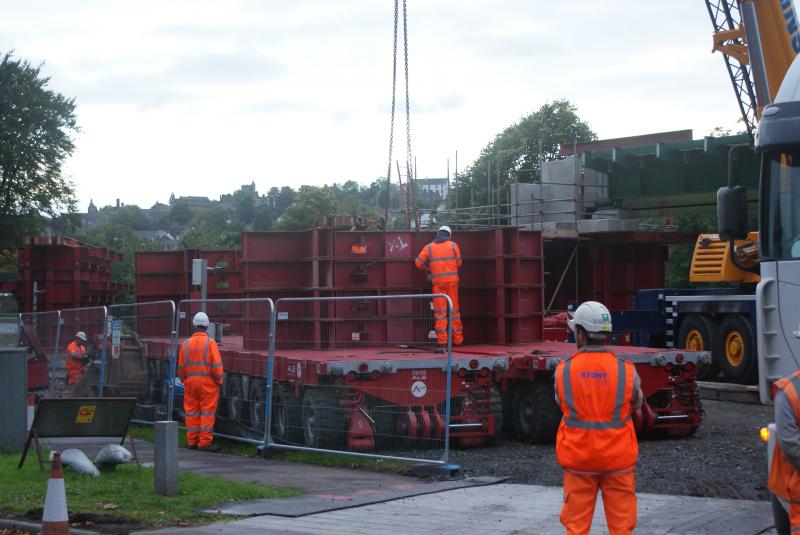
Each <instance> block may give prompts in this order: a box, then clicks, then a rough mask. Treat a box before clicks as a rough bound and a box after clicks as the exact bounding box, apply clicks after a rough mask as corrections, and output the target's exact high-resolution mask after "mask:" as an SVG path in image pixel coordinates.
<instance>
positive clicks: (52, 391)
mask: <svg viewBox="0 0 800 535" xmlns="http://www.w3.org/2000/svg"><path fill="white" fill-rule="evenodd" d="M61 322H62V320H61V311H60V310H58V311H56V341H55V344H53V356H52V358H51V359H50V394H51V395H54V394H55V392H56V391H55V386H56V382H55V378H56V371H57V369H56V364H57V363H58V351H59V344H60V343H61V342H60V339H61Z"/></svg>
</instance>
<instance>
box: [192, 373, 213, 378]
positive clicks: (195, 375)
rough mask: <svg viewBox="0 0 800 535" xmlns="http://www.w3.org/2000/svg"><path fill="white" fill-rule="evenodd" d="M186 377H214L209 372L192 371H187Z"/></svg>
mask: <svg viewBox="0 0 800 535" xmlns="http://www.w3.org/2000/svg"><path fill="white" fill-rule="evenodd" d="M186 377H187V378H188V377H213V376H212V375H211V373H209V372H191V373H187V374H186Z"/></svg>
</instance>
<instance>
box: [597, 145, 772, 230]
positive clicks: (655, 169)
mask: <svg viewBox="0 0 800 535" xmlns="http://www.w3.org/2000/svg"><path fill="white" fill-rule="evenodd" d="M741 143H749V138H748V136H747V135H746V134H741V135H735V136H724V137H707V138H705V139H699V140H693V141H685V142H676V143H658V144H651V145H642V146H638V147H630V148H624V149H612V150H603V151H596V152H585V153H583V154H582V157H583V165H584V166H585V167H588V168H590V169H594V170H596V171H599V172H601V173H606V174H608V184H609V197H610V203H612V204H614V205H615V206H618V207H620V208H625V209H628V210H635V211H637V212H638V213H639V215H641V216H644V215H648V214H653V215H655V214H659V215H661V214H663V213H665V212H664V211H665V210H666V211H667V212H666V213H670V214H673V213H676V212H683V211H698V210H703V209H708V207H710V206H713V205H715V204H716V193H717V189H719V188H720V187H722V186H724V185H726V184H727V183H728V151H729V149H730V147H731V146H732V145H737V144H741ZM758 173H759V161H758V158H757V156H756V154H755V153H753V151H751V150H747V149H743V150H739V151H737V153H736V164H735V165H734V182H735V184H738V185H742V186H745V187H746V188H747V189H748V196H749V197H750V198H751V200H755V199H756V198H757V191H756V190H757V188H758Z"/></svg>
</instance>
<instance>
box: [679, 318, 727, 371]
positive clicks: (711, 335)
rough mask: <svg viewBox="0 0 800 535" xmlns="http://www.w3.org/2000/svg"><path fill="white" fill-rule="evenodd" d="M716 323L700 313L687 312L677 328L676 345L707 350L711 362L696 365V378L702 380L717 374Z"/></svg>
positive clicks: (718, 359)
mask: <svg viewBox="0 0 800 535" xmlns="http://www.w3.org/2000/svg"><path fill="white" fill-rule="evenodd" d="M717 330H718V329H717V323H716V322H715V321H714V320H712V319H711V318H709V317H708V316H704V315H702V314H689V315H688V316H686V317H685V318H684V319H683V321H681V328H680V329H679V330H678V340H677V341H678V347H680V348H681V349H688V350H690V351H708V352H709V353H711V362H710V363H708V364H698V365H697V378H698V379H700V380H703V381H707V380H710V379H714V378H715V377H716V376H717V375H719V368H720V366H719V361H720V358H719V355H718V353H719V351H718V349H717V346H716V340H717Z"/></svg>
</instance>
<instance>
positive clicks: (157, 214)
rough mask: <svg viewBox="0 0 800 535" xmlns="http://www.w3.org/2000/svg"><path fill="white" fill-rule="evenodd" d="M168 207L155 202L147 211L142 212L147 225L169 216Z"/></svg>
mask: <svg viewBox="0 0 800 535" xmlns="http://www.w3.org/2000/svg"><path fill="white" fill-rule="evenodd" d="M169 210H170V208H169V205H167V204H164V203H162V202H156V203H155V204H154V205H153V206H151V207H150V208H149V209H147V210H142V211H143V212H144V215H145V217H146V218H147V221H148V222H149V223H158V222H159V221H162V220H163V219H164V218H165V217H167V216H168V215H169Z"/></svg>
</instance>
